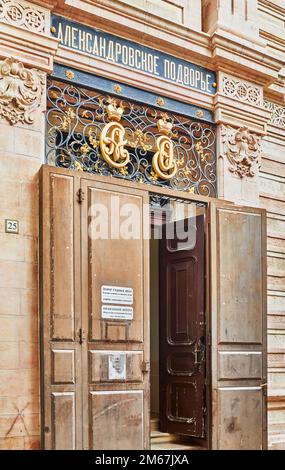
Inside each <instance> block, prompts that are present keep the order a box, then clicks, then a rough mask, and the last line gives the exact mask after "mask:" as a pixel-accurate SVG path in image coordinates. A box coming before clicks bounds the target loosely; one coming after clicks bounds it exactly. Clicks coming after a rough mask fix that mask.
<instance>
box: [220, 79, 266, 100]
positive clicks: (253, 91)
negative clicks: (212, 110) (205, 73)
mask: <svg viewBox="0 0 285 470" xmlns="http://www.w3.org/2000/svg"><path fill="white" fill-rule="evenodd" d="M221 92H222V94H223V95H225V96H229V97H230V98H233V99H237V100H239V101H242V102H243V103H248V104H251V105H256V106H262V104H263V90H262V87H260V86H257V85H254V84H253V83H250V82H247V81H245V80H241V79H239V78H237V77H233V76H232V75H229V74H225V73H223V74H222V76H221Z"/></svg>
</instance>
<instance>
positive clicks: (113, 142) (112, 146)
mask: <svg viewBox="0 0 285 470" xmlns="http://www.w3.org/2000/svg"><path fill="white" fill-rule="evenodd" d="M124 136H125V129H124V128H123V126H122V124H120V123H119V122H114V121H113V122H109V123H108V124H106V126H105V127H104V129H103V130H102V133H101V136H100V149H101V153H102V156H103V158H104V160H105V161H106V162H107V163H108V164H109V165H110V166H112V167H113V168H123V167H124V166H126V165H127V164H128V163H129V161H130V154H129V152H128V151H127V150H126V149H125V148H124V146H125V145H126V143H127V141H126V140H124Z"/></svg>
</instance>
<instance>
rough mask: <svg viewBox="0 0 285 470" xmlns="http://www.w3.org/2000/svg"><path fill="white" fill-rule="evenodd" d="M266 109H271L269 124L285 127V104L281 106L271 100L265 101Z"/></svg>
mask: <svg viewBox="0 0 285 470" xmlns="http://www.w3.org/2000/svg"><path fill="white" fill-rule="evenodd" d="M264 107H265V109H268V110H269V111H271V117H270V121H269V124H272V125H273V126H276V127H281V128H283V129H284V128H285V106H281V105H279V104H276V103H272V102H271V101H264Z"/></svg>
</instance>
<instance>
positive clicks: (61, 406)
mask: <svg viewBox="0 0 285 470" xmlns="http://www.w3.org/2000/svg"><path fill="white" fill-rule="evenodd" d="M52 417H53V419H52V436H53V446H52V447H53V448H54V449H56V450H75V448H76V422H75V394H74V392H53V393H52Z"/></svg>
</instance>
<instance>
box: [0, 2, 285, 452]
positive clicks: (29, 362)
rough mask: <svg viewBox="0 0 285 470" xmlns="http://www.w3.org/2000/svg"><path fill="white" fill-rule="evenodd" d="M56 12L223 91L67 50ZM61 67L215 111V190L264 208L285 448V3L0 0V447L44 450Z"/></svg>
mask: <svg viewBox="0 0 285 470" xmlns="http://www.w3.org/2000/svg"><path fill="white" fill-rule="evenodd" d="M51 15H59V16H62V17H65V18H67V19H69V20H71V21H72V20H73V21H77V22H80V24H84V25H87V26H90V27H91V28H97V29H100V30H103V31H106V32H108V33H111V34H113V35H116V36H118V37H124V39H126V40H130V41H134V42H136V43H140V44H143V45H145V46H148V47H151V48H153V49H158V50H160V51H164V52H167V53H168V54H170V55H172V56H174V57H176V58H179V59H185V60H188V61H189V62H191V63H195V64H197V65H200V66H203V67H205V68H207V69H209V70H213V71H215V72H216V74H217V83H216V86H217V88H216V93H215V94H206V93H200V92H199V91H197V90H194V89H186V88H185V86H181V84H179V83H174V82H163V83H162V82H161V80H160V78H159V77H155V76H151V77H148V78H147V79H146V76H145V75H144V74H142V73H138V72H137V71H136V70H128V73H126V69H125V68H124V67H123V66H117V65H116V64H113V63H112V62H108V63H106V62H102V60H100V59H99V58H96V57H91V56H90V55H88V54H86V53H84V52H83V53H82V52H80V51H75V50H74V49H72V48H68V47H65V46H63V45H61V44H59V40H58V39H57V38H56V37H55V35H54V34H52V31H51ZM55 64H61V65H64V66H66V67H67V68H71V69H77V70H80V71H84V72H88V73H90V74H94V75H97V76H103V77H106V78H111V79H112V80H115V81H117V82H118V83H123V84H127V85H130V86H135V87H137V88H140V89H143V90H145V91H149V92H155V93H156V94H159V95H161V96H163V97H168V98H170V99H174V100H177V101H181V102H184V103H187V104H191V105H195V106H197V107H198V108H202V109H206V110H210V111H212V112H213V113H214V121H215V123H216V125H217V181H218V197H219V198H220V199H225V200H227V201H233V202H234V203H236V204H241V205H244V206H251V207H261V208H265V209H266V210H267V224H268V232H267V263H268V272H267V282H268V292H267V298H268V431H269V448H270V449H285V99H284V98H285V2H284V0H233V1H230V0H172V1H167V0H148V1H145V0H129V1H126V0H46V1H41V0H34V1H29V2H27V1H25V0H0V174H1V183H0V292H1V302H0V321H1V328H0V448H1V449H38V448H40V446H41V439H40V435H41V425H40V414H41V413H40V409H41V400H40V365H39V364H40V362H39V348H40V346H39V343H40V339H39V334H40V333H39V331H40V328H39V301H40V300H39V288H38V280H39V275H40V269H39V250H38V240H39V230H40V229H39V202H38V201H39V170H40V168H41V166H42V165H43V164H45V163H46V152H45V139H46V119H45V114H46V106H47V98H46V83H47V77H48V76H49V75H51V74H52V73H53V71H54V65H55ZM7 219H9V220H10V219H11V220H18V221H19V233H18V234H11V233H7V232H6V227H5V221H6V220H7ZM43 282H45V281H44V280H43Z"/></svg>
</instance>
